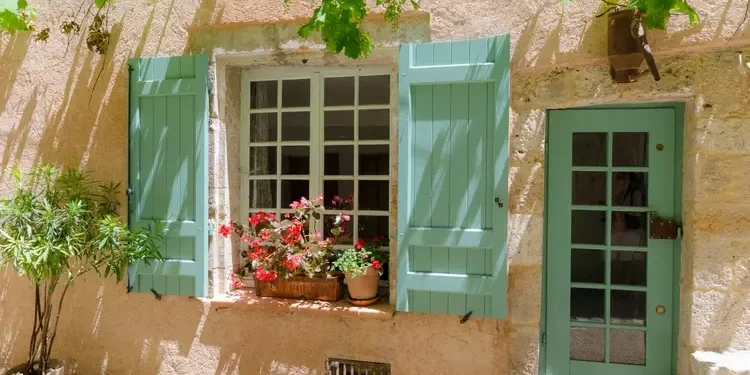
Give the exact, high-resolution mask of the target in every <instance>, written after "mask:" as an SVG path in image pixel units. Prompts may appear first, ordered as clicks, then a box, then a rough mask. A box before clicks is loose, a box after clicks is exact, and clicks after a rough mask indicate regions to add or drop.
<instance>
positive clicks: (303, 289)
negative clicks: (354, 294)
mask: <svg viewBox="0 0 750 375" xmlns="http://www.w3.org/2000/svg"><path fill="white" fill-rule="evenodd" d="M254 279H255V294H256V295H257V296H259V297H275V298H291V299H307V300H318V301H338V300H339V299H341V295H342V293H343V289H344V285H343V275H341V274H337V275H334V276H332V277H328V278H310V277H290V278H288V279H276V280H271V281H259V280H258V279H257V278H254Z"/></svg>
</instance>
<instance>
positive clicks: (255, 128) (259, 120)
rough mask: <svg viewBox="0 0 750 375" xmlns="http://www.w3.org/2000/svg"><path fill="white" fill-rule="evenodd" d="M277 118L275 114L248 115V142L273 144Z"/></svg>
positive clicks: (276, 132) (276, 131)
mask: <svg viewBox="0 0 750 375" xmlns="http://www.w3.org/2000/svg"><path fill="white" fill-rule="evenodd" d="M278 121H279V116H278V115H277V114H276V113H253V114H251V115H250V142H269V141H270V142H273V141H276V137H277V134H278V130H277V129H278V124H277V123H278Z"/></svg>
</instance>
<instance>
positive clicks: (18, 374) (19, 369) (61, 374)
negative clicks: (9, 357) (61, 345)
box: [5, 359, 65, 375]
mask: <svg viewBox="0 0 750 375" xmlns="http://www.w3.org/2000/svg"><path fill="white" fill-rule="evenodd" d="M49 366H50V367H51V368H52V370H47V373H46V374H45V375H65V365H64V364H63V362H62V361H58V360H54V359H52V360H50V362H49ZM24 371H26V364H25V363H24V364H20V365H18V366H15V367H13V368H11V369H10V370H8V371H6V372H5V375H26V372H24Z"/></svg>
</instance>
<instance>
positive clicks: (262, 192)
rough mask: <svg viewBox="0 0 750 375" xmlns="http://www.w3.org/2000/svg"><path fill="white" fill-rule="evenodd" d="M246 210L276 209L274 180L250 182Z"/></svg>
mask: <svg viewBox="0 0 750 375" xmlns="http://www.w3.org/2000/svg"><path fill="white" fill-rule="evenodd" d="M248 208H266V209H269V208H270V209H274V210H275V209H276V180H250V205H249V207H248Z"/></svg>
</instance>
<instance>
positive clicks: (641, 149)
mask: <svg viewBox="0 0 750 375" xmlns="http://www.w3.org/2000/svg"><path fill="white" fill-rule="evenodd" d="M673 151H674V150H672V152H673ZM612 166H614V167H647V166H648V133H614V134H613V137H612Z"/></svg>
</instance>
